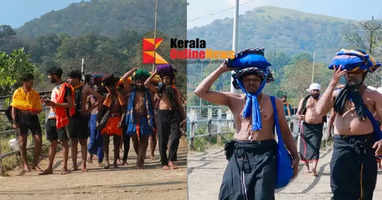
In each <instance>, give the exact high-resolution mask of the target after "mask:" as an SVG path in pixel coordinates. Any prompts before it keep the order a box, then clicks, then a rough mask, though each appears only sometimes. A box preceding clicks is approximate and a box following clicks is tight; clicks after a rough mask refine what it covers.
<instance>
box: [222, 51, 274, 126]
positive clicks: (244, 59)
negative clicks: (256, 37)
mask: <svg viewBox="0 0 382 200" xmlns="http://www.w3.org/2000/svg"><path fill="white" fill-rule="evenodd" d="M226 63H227V65H228V67H231V68H234V69H235V74H233V78H234V81H233V84H234V86H235V88H237V89H239V88H240V89H241V90H242V91H243V93H244V94H245V95H246V102H245V107H244V111H243V118H249V117H251V116H252V130H253V131H258V130H260V129H262V120H261V114H260V107H259V102H258V99H257V96H258V95H259V94H260V93H261V91H262V90H263V88H264V86H265V84H266V83H267V82H270V81H272V80H273V78H272V74H271V72H270V70H269V66H270V65H271V64H270V63H269V62H268V61H267V60H266V59H265V57H264V49H247V50H244V51H242V52H240V53H238V54H237V55H236V57H235V58H234V59H228V60H227V61H226ZM248 74H255V75H257V76H260V77H262V82H261V85H260V87H259V89H258V90H257V91H256V92H255V93H250V92H248V91H247V90H246V89H245V88H244V85H243V82H242V77H243V76H244V75H248Z"/></svg>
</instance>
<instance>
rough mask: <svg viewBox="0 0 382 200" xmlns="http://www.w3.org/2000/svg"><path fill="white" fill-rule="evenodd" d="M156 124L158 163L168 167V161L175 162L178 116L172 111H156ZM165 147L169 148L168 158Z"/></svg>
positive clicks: (178, 135)
mask: <svg viewBox="0 0 382 200" xmlns="http://www.w3.org/2000/svg"><path fill="white" fill-rule="evenodd" d="M158 122H159V123H158V138H159V153H160V161H161V164H162V165H168V162H169V161H175V160H176V152H177V151H178V146H179V139H180V131H179V123H180V120H179V114H178V113H176V112H175V111H172V110H158ZM167 146H169V153H168V157H167Z"/></svg>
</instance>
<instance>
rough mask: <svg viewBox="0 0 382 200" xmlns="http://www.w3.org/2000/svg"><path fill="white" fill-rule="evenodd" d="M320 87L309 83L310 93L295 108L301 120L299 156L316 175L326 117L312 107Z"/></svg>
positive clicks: (317, 97)
mask: <svg viewBox="0 0 382 200" xmlns="http://www.w3.org/2000/svg"><path fill="white" fill-rule="evenodd" d="M320 89H321V86H320V84H318V83H312V84H310V86H309V89H308V92H309V93H310V94H309V95H308V96H306V97H305V98H303V99H301V101H300V103H299V106H298V109H297V114H298V116H299V119H300V120H302V128H301V129H300V130H301V133H300V139H301V141H300V157H301V160H302V161H304V162H305V166H306V168H307V170H308V172H309V173H313V175H314V176H317V164H318V160H319V158H320V147H321V139H322V128H323V126H324V118H326V116H325V115H324V116H322V115H318V114H317V113H316V112H315V109H314V106H315V105H316V104H317V102H318V99H319V98H320ZM311 162H313V168H312V171H311V170H310V168H309V164H310V163H311Z"/></svg>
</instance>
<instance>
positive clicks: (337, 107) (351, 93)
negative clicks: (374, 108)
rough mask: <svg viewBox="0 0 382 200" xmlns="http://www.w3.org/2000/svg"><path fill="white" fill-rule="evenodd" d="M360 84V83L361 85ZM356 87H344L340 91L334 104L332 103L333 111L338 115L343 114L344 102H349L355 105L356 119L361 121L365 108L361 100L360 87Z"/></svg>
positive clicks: (364, 115) (364, 114) (364, 116)
mask: <svg viewBox="0 0 382 200" xmlns="http://www.w3.org/2000/svg"><path fill="white" fill-rule="evenodd" d="M361 84H362V83H361ZM361 84H358V85H348V84H347V85H346V86H345V88H343V89H342V90H341V92H340V93H339V94H338V96H337V98H336V100H335V102H334V111H335V112H337V113H339V114H340V115H342V114H344V112H345V105H346V101H347V100H350V101H352V102H353V103H354V105H355V111H356V113H357V115H358V118H359V119H361V120H365V119H366V117H367V115H366V111H365V109H366V106H365V104H364V102H363V100H362V95H361V92H360V89H359V88H360V86H361Z"/></svg>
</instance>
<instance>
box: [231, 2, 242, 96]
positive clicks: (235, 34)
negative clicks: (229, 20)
mask: <svg viewBox="0 0 382 200" xmlns="http://www.w3.org/2000/svg"><path fill="white" fill-rule="evenodd" d="M238 26H239V0H235V10H234V15H233V34H232V51H234V52H235V53H236V52H237V49H238V48H237V45H238V41H239V40H238V37H239V31H238V30H239V29H238ZM232 81H233V78H232V76H231V92H233V93H239V92H240V90H237V89H235V87H233V85H232Z"/></svg>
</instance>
